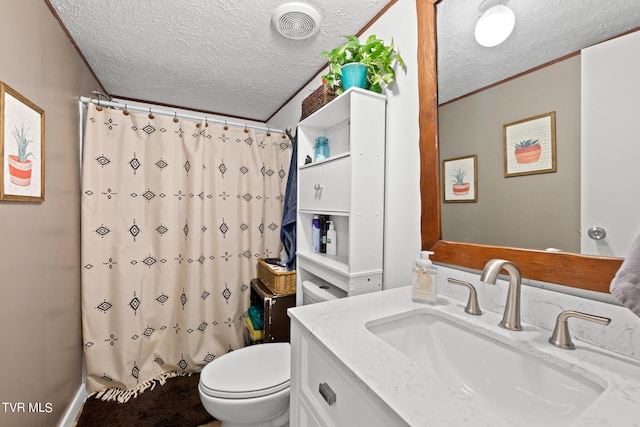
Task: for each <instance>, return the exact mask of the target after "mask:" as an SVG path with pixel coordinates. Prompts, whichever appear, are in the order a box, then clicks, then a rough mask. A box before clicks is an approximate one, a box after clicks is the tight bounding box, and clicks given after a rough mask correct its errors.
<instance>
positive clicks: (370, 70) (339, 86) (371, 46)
mask: <svg viewBox="0 0 640 427" xmlns="http://www.w3.org/2000/svg"><path fill="white" fill-rule="evenodd" d="M344 37H345V38H346V39H347V42H346V43H345V44H343V45H342V46H338V47H336V48H335V49H333V50H330V51H324V52H322V54H321V55H320V56H321V57H323V58H326V59H327V62H328V65H329V71H328V72H327V74H325V75H323V76H322V79H323V80H324V81H325V82H326V83H327V84H328V85H329V86H330V87H332V88H334V89H335V91H336V93H338V94H339V93H342V92H343V91H344V90H347V89H348V88H349V87H351V86H357V87H363V88H365V89H369V90H371V91H373V92H378V93H380V92H382V89H383V87H386V86H388V85H390V84H391V83H393V82H394V81H395V79H396V73H395V70H394V67H395V65H396V63H397V64H399V65H400V67H402V69H404V68H405V64H404V60H403V59H402V57H401V56H400V54H399V53H398V52H396V50H395V47H394V45H393V40H391V44H389V45H385V44H384V41H383V40H381V39H379V38H377V37H376V36H375V35H371V36H369V37H368V38H367V40H366V42H365V43H364V44H363V43H360V40H359V39H358V37H356V36H344ZM350 64H354V65H350ZM356 64H360V65H356ZM345 66H346V68H345ZM350 68H359V69H360V71H361V72H362V73H363V74H364V75H365V77H364V78H362V74H361V75H360V81H359V82H358V81H357V78H354V79H353V80H352V78H351V72H352V70H350ZM356 73H357V71H356ZM363 80H364V81H363Z"/></svg>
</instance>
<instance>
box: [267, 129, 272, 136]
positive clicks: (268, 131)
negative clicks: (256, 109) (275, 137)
mask: <svg viewBox="0 0 640 427" xmlns="http://www.w3.org/2000/svg"><path fill="white" fill-rule="evenodd" d="M267 136H271V129H269V128H267Z"/></svg>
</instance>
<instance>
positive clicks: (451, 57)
mask: <svg viewBox="0 0 640 427" xmlns="http://www.w3.org/2000/svg"><path fill="white" fill-rule="evenodd" d="M484 3H486V2H483V3H481V2H479V1H478V2H475V4H468V3H465V2H461V1H459V0H443V1H441V2H439V3H438V5H437V18H438V20H437V22H438V25H439V28H438V41H437V47H438V55H439V56H438V57H439V59H440V60H441V63H440V64H438V66H439V67H440V69H439V84H440V85H439V102H440V108H439V112H438V116H439V139H440V159H441V162H442V161H443V160H446V159H451V158H458V157H460V156H468V155H471V154H473V155H477V156H478V168H476V169H475V171H476V172H477V173H478V174H479V175H480V176H479V179H477V180H475V183H476V184H478V182H479V184H478V185H480V187H481V188H480V190H479V193H480V198H479V199H478V200H477V201H476V202H474V203H465V204H460V203H455V202H457V201H458V200H455V199H454V200H452V203H449V202H448V200H445V203H443V205H442V235H443V238H444V239H446V240H451V241H457V242H466V243H480V244H489V245H496V246H511V247H519V248H527V249H536V250H545V249H546V248H559V249H560V250H562V251H564V252H571V253H583V254H593V255H606V256H616V257H623V256H625V255H626V252H627V251H628V248H629V247H630V246H631V243H632V241H633V238H634V237H635V236H636V235H637V234H638V231H640V223H639V222H638V221H637V220H636V219H632V220H631V221H630V223H628V222H624V221H622V218H621V216H620V215H619V214H616V218H615V219H613V218H611V213H612V212H632V211H637V209H638V208H637V207H632V206H631V207H630V206H627V205H629V204H632V201H631V200H630V199H633V196H629V197H625V196H622V197H621V195H620V194H618V197H617V201H616V200H613V201H610V200H607V201H606V202H603V201H602V196H603V195H605V196H606V195H607V194H606V193H611V191H609V192H606V191H605V192H604V193H605V194H603V192H602V191H599V192H598V195H597V198H598V199H597V200H598V202H600V204H601V205H604V206H607V208H608V211H607V212H602V213H600V214H595V213H594V214H590V212H594V209H597V207H598V205H597V204H596V205H593V207H592V208H589V209H586V208H584V206H585V204H586V203H588V201H589V200H590V199H593V198H594V197H590V196H589V195H590V194H592V191H594V190H593V189H595V188H596V187H598V188H599V189H600V190H602V189H603V188H617V186H618V183H619V182H620V174H622V172H621V171H622V170H625V171H627V173H629V172H630V171H632V170H633V169H634V167H633V165H632V167H631V168H629V167H624V166H621V165H619V159H618V160H614V161H613V162H611V163H609V162H607V164H611V165H612V168H613V165H616V166H617V167H616V168H615V169H613V172H604V169H603V166H604V162H603V161H602V156H601V155H599V156H597V160H596V161H597V162H598V165H597V166H596V167H594V168H593V169H591V170H587V169H585V164H593V162H592V163H589V162H588V161H587V162H584V161H583V162H581V155H583V156H586V155H587V154H588V153H593V152H594V151H595V150H585V149H584V148H583V145H582V144H584V143H585V141H584V138H583V137H582V136H581V132H582V135H584V136H585V137H586V136H590V135H593V134H595V133H597V132H598V128H605V129H606V132H608V136H605V138H604V139H602V134H600V140H607V139H608V142H607V145H611V144H612V143H614V142H615V143H616V144H617V145H616V146H615V147H608V150H613V151H615V152H617V153H618V152H619V153H622V152H623V151H622V150H623V148H619V147H618V145H622V143H621V142H618V140H616V139H614V138H612V136H613V135H612V133H613V131H614V129H618V128H619V127H624V126H625V123H630V122H633V121H634V120H633V119H631V121H629V119H628V118H622V117H620V118H618V117H619V116H618V115H613V114H612V116H614V117H615V121H614V120H612V118H610V117H611V116H609V114H608V111H611V112H613V111H614V110H615V108H617V106H620V109H621V111H622V112H625V111H627V110H628V108H623V105H624V102H623V100H622V99H620V97H623V96H624V97H626V96H627V94H626V93H627V92H629V91H628V90H622V91H621V92H620V94H619V95H617V96H618V98H617V99H610V100H608V101H610V102H611V104H610V106H609V107H608V111H606V112H601V113H600V114H599V117H601V118H603V117H608V119H607V120H606V121H603V120H602V119H596V121H599V122H600V123H599V125H598V127H597V128H596V129H591V130H589V129H587V130H586V131H585V129H584V128H583V129H581V126H582V114H584V113H582V114H581V101H582V96H584V95H583V93H582V92H583V91H584V90H585V88H584V87H582V86H584V85H585V80H586V79H583V78H582V77H583V76H582V73H583V72H582V66H583V65H582V64H581V62H582V61H583V60H584V57H585V55H580V49H581V48H584V47H586V46H589V45H593V44H598V43H599V42H601V41H603V40H607V39H609V38H612V37H615V36H618V35H619V34H621V33H626V32H628V31H630V30H633V29H637V27H639V26H640V19H639V18H638V17H637V14H635V15H636V16H633V15H634V14H633V13H629V12H630V10H629V9H627V7H628V6H627V5H630V7H632V9H631V11H632V10H634V9H633V8H635V7H636V6H637V5H632V4H630V3H629V2H621V3H619V4H618V6H620V8H615V9H612V8H610V7H608V6H607V5H604V4H603V3H602V2H592V1H583V2H563V3H562V4H557V3H556V4H554V5H551V7H550V6H549V5H548V3H547V2H546V1H542V2H537V4H536V6H535V7H536V9H535V10H533V12H532V7H531V6H532V5H529V6H526V5H525V4H522V3H518V4H510V5H509V6H510V7H511V8H513V9H514V10H515V11H516V15H517V16H518V18H519V24H520V27H519V28H516V31H515V32H514V34H513V35H512V37H510V39H509V40H507V42H505V43H504V44H503V45H501V46H498V47H496V48H492V49H485V48H482V47H480V46H479V45H478V44H477V43H475V41H474V40H473V36H472V35H471V36H470V37H465V34H466V33H469V32H470V29H471V30H472V28H473V23H474V20H477V17H478V15H479V13H480V12H479V11H478V8H482V7H483V6H482V4H484ZM625 3H626V4H625ZM479 4H480V5H479ZM587 13H589V14H590V15H591V17H590V18H589V19H597V20H598V22H599V25H593V23H594V21H590V20H589V19H585V20H584V22H583V20H582V19H580V18H581V17H582V16H583V15H584V14H587ZM539 15H544V16H545V19H544V20H541V19H538V16H539ZM556 15H561V16H562V18H563V20H564V21H565V22H564V24H565V25H563V26H560V25H557V24H558V17H557V16H556ZM605 15H606V19H601V18H595V17H596V16H605ZM453 16H456V17H459V21H453V19H452V17H453ZM567 16H571V20H569V21H570V22H566V21H567V20H566V17H567ZM460 22H463V24H461V23H460ZM546 25H548V26H546ZM545 26H546V27H545ZM585 26H586V30H585V29H584V27H585ZM534 28H535V31H536V33H533V34H531V31H532V29H534ZM578 30H580V31H581V32H580V34H579V37H576V36H572V35H573V34H575V33H576V31H578ZM630 36H631V35H630ZM627 38H629V37H627ZM567 39H572V40H573V41H572V42H571V43H570V42H567V41H566V40H567ZM613 42H618V41H617V40H616V41H613ZM613 42H609V43H607V44H608V45H611V44H612V43H613ZM525 43H526V44H527V45H526V46H525V45H524V44H525ZM559 46H562V47H563V49H564V50H556V49H557V48H558V47H559ZM570 49H571V50H570ZM608 49H609V50H610V49H611V48H608ZM596 50H597V49H596ZM543 51H544V52H543ZM546 51H549V54H548V56H545V55H546ZM458 52H462V53H463V55H458V56H456V54H457V53H458ZM518 52H526V55H525V56H527V57H532V58H535V59H529V58H523V55H521V54H518ZM567 52H569V54H568V55H567ZM607 55H610V54H609V53H608V54H607ZM632 55H633V54H632ZM632 55H631V56H632ZM462 58H464V59H462ZM624 59H627V58H624ZM534 61H537V62H534ZM549 61H550V62H549ZM626 62H628V61H625V62H624V66H622V68H626V67H628V65H627V64H626ZM461 63H464V69H463V70H461V69H460V64H461ZM487 63H494V64H500V65H499V66H494V67H493V68H491V69H487V67H486V64H487ZM540 63H544V64H543V65H542V66H537V67H533V65H539V64H540ZM514 64H521V65H520V66H519V67H516V66H515V65H514ZM502 68H508V69H509V70H508V71H509V72H510V73H511V75H509V74H507V71H505V72H498V69H502ZM591 73H592V72H591ZM485 74H491V78H490V79H489V78H487V77H485V76H484V75H485ZM479 75H482V77H478V76H479ZM512 76H514V77H512ZM461 78H464V79H465V80H466V82H465V83H464V84H463V83H461V82H460V80H461ZM505 79H506V80H505ZM609 80H612V81H623V80H622V79H621V78H619V77H613V78H609ZM590 81H593V80H590ZM493 82H497V83H493ZM489 83H492V84H490V85H489ZM596 84H597V83H596ZM479 85H482V86H479ZM461 86H462V87H461ZM625 86H629V85H628V84H627V85H625ZM485 89H486V90H485ZM587 89H588V88H587ZM591 90H592V91H593V89H591ZM465 91H466V92H465ZM469 92H470V93H469ZM614 92H615V90H614V89H613V88H611V90H610V93H614ZM467 94H469V96H466V95H467ZM601 97H602V96H600V98H601ZM611 97H612V98H613V94H612V95H611ZM585 99H591V98H589V97H585ZM443 100H444V101H445V103H444V104H443V103H442V101H443ZM447 101H449V102H447ZM552 111H553V112H554V114H555V121H554V126H555V129H554V135H556V134H557V136H558V137H557V144H555V143H554V148H556V153H553V160H554V162H555V160H556V159H557V169H556V168H555V167H554V169H555V170H554V171H553V173H538V172H535V171H533V172H527V173H528V175H527V176H523V175H524V174H519V175H520V176H516V175H518V174H512V175H511V176H510V177H505V172H504V162H505V159H508V158H509V156H508V154H509V155H512V154H513V153H512V150H506V149H505V146H504V144H503V125H505V124H506V123H510V122H514V121H517V120H526V119H527V118H530V117H534V116H537V115H539V114H543V113H549V112H552ZM592 118H593V117H592ZM616 121H619V124H618V123H616ZM603 122H604V123H608V126H603ZM585 123H586V125H587V126H588V125H589V123H592V121H588V120H587V121H585ZM522 126H524V125H522ZM512 128H513V127H512ZM534 134H535V135H538V134H537V133H535V132H534ZM523 140H524V139H523ZM541 144H542V145H544V154H543V159H544V158H545V156H550V155H551V144H550V143H547V142H546V141H545V139H543V140H542V142H541ZM540 146H541V145H538V147H540ZM511 148H513V147H511ZM624 149H626V147H624ZM629 149H631V150H635V149H634V148H631V147H630V148H629ZM637 155H638V154H636V153H635V152H630V153H629V154H628V156H625V157H624V158H631V157H634V158H637ZM543 159H541V160H543ZM513 163H515V162H513ZM537 163H540V162H537ZM516 166H517V167H518V168H521V170H525V171H526V170H530V168H531V166H532V165H520V164H517V165H516ZM554 166H555V163H554ZM581 166H582V169H583V171H582V172H583V176H586V177H587V178H590V179H591V180H592V181H596V182H597V183H598V184H599V183H601V182H602V181H600V180H601V179H605V180H606V179H610V178H609V177H612V176H613V175H614V174H615V175H617V181H615V182H613V183H610V184H609V185H604V184H603V185H602V186H600V184H599V185H597V186H594V185H593V182H592V183H591V185H589V184H588V183H586V181H584V182H582V183H581V178H580V174H581ZM596 177H600V178H596ZM452 178H453V177H452V176H450V175H448V176H444V177H443V186H444V188H443V190H446V189H450V188H451V184H450V183H451V182H452ZM623 181H624V178H623ZM581 185H582V187H581ZM581 191H582V194H581ZM445 196H446V194H445ZM476 197H477V195H476ZM616 202H618V203H621V204H623V205H624V206H622V207H619V208H618V207H616V206H617V205H616V204H615V203H616ZM635 203H637V201H636V202H635ZM581 204H582V208H581ZM581 209H582V215H581ZM581 219H582V224H581ZM594 226H602V227H603V228H604V229H606V231H607V236H606V237H605V238H604V239H603V240H601V241H598V242H596V241H593V240H592V239H590V238H589V237H588V235H587V230H589V229H590V228H591V227H594ZM581 228H582V229H583V230H584V232H581ZM617 228H619V230H620V231H618V232H616V229H617Z"/></svg>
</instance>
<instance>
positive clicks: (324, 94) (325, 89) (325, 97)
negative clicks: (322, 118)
mask: <svg viewBox="0 0 640 427" xmlns="http://www.w3.org/2000/svg"><path fill="white" fill-rule="evenodd" d="M337 96H338V95H336V92H335V91H334V90H333V89H332V88H330V87H329V85H327V84H326V83H324V84H323V85H322V86H320V87H319V88H318V89H316V90H314V91H313V92H312V93H311V95H309V96H307V97H306V98H305V99H304V100H303V101H302V116H301V117H300V120H303V119H305V118H307V117H309V116H310V115H311V114H313V113H315V112H316V111H318V110H319V109H320V108H322V107H324V106H325V105H327V104H328V103H329V102H331V101H332V100H333V99H334V98H335V97H337Z"/></svg>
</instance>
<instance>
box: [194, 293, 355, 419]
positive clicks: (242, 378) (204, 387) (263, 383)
mask: <svg viewBox="0 0 640 427" xmlns="http://www.w3.org/2000/svg"><path fill="white" fill-rule="evenodd" d="M334 289H337V288H334V287H333V286H329V287H328V288H327V286H326V285H322V286H318V285H316V284H315V283H312V282H308V281H305V282H304V283H303V299H304V304H311V303H315V302H321V301H327V300H330V299H335V298H338V297H342V296H346V292H344V291H341V290H339V289H337V291H334ZM338 291H339V292H338ZM305 296H306V297H305ZM309 297H311V298H309ZM290 380H291V346H290V345H289V343H288V342H284V343H268V344H257V345H252V346H249V347H244V348H241V349H238V350H235V351H232V352H230V353H227V354H225V355H223V356H220V357H218V358H216V359H214V360H213V361H211V362H210V363H209V364H208V365H207V366H205V367H204V369H202V372H201V373H200V382H199V384H198V391H199V393H200V401H201V402H202V405H203V406H204V408H205V409H206V410H207V412H208V413H209V414H211V415H212V416H213V417H215V418H216V419H217V420H220V421H222V427H240V426H242V427H286V426H288V425H289V382H290Z"/></svg>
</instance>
